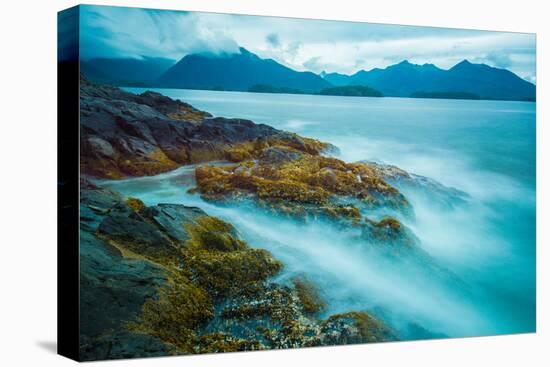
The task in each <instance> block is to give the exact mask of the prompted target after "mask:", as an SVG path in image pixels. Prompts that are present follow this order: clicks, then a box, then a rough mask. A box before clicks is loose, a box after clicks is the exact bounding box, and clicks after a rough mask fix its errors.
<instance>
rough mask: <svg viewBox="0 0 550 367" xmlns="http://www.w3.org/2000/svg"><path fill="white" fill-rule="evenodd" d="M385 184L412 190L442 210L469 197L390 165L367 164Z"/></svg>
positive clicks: (461, 192)
mask: <svg viewBox="0 0 550 367" xmlns="http://www.w3.org/2000/svg"><path fill="white" fill-rule="evenodd" d="M367 163H368V164H369V165H371V166H372V167H373V168H374V169H375V170H376V171H377V173H378V174H379V175H380V176H381V177H383V178H384V180H386V181H387V182H389V183H391V184H392V185H394V186H395V187H397V188H400V189H402V190H405V189H413V190H415V192H418V193H420V194H422V195H424V196H425V198H426V199H427V200H429V201H430V203H432V204H438V205H439V206H441V207H443V208H452V207H454V206H455V205H460V204H463V203H465V202H466V201H467V200H468V199H469V195H468V194H467V193H465V192H464V191H461V190H458V189H455V188H453V187H447V186H445V185H443V184H441V183H439V182H437V181H436V180H433V179H431V178H428V177H425V176H420V175H415V174H413V173H409V172H407V171H405V170H402V169H401V168H398V167H396V166H392V165H386V164H380V163H375V162H367Z"/></svg>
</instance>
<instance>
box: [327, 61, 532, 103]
mask: <svg viewBox="0 0 550 367" xmlns="http://www.w3.org/2000/svg"><path fill="white" fill-rule="evenodd" d="M323 76H324V78H325V80H327V81H329V82H330V83H332V84H334V85H337V86H341V85H368V86H369V87H371V88H375V89H377V90H379V91H381V92H382V93H383V94H384V95H385V96H394V97H410V96H411V95H413V94H415V93H418V92H430V93H434V92H445V93H449V92H467V93H471V94H475V95H477V96H479V98H481V99H503V100H534V99H535V86H534V85H533V84H532V83H529V82H528V81H526V80H524V79H522V78H520V77H519V76H517V75H516V74H514V73H512V72H511V71H509V70H506V69H499V68H494V67H491V66H488V65H485V64H473V63H471V62H469V61H467V60H463V61H461V62H459V63H458V64H456V65H455V66H453V67H452V68H450V69H449V70H444V69H440V68H438V67H437V66H435V65H433V64H424V65H416V64H411V63H410V62H408V61H406V60H405V61H402V62H400V63H399V64H395V65H391V66H388V67H387V68H385V69H378V68H376V69H372V70H370V71H364V70H361V71H359V72H357V73H355V74H353V75H344V74H338V73H330V74H323Z"/></svg>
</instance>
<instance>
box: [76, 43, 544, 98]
mask: <svg viewBox="0 0 550 367" xmlns="http://www.w3.org/2000/svg"><path fill="white" fill-rule="evenodd" d="M81 71H82V73H83V74H84V75H85V76H86V77H87V78H89V79H90V80H93V81H96V82H101V83H105V84H112V85H118V86H144V87H152V88H154V87H156V88H181V89H208V90H230V91H254V92H261V91H264V92H266V91H268V90H269V92H276V93H281V92H284V93H310V94H317V93H320V92H321V91H322V90H325V89H328V88H332V87H342V86H355V87H356V86H360V87H368V88H372V89H375V90H377V91H380V92H381V94H383V95H384V96H389V97H410V96H413V95H418V93H421V94H422V95H423V96H430V95H434V96H435V95H437V96H444V95H476V96H479V98H480V99H500V100H528V101H534V100H535V95H536V87H535V85H533V84H532V83H529V82H528V81H526V80H523V79H522V78H520V77H519V76H517V75H516V74H514V73H512V72H511V71H509V70H506V69H499V68H495V67H491V66H489V65H485V64H474V63H471V62H470V61H468V60H463V61H461V62H459V63H458V64H456V65H455V66H453V67H452V68H450V69H448V70H445V69H441V68H439V67H437V66H436V65H434V64H430V63H426V64H423V65H417V64H413V63H411V62H409V61H408V60H403V61H402V62H400V63H397V64H394V65H390V66H388V67H386V68H383V69H382V68H375V69H372V70H370V71H365V70H360V71H358V72H356V73H355V74H352V75H346V74H340V73H325V72H323V73H321V74H320V75H317V74H315V73H312V72H309V71H296V70H293V69H291V68H289V67H287V66H285V65H282V64H280V63H278V62H277V61H275V60H273V59H263V58H261V57H259V56H258V55H256V54H254V53H252V52H250V51H248V50H246V49H245V48H240V49H239V52H237V53H220V54H213V53H195V54H189V55H186V56H184V57H183V58H181V59H180V60H179V61H178V62H175V61H174V60H168V59H162V58H142V59H129V58H126V59H108V58H97V59H91V60H87V61H82V62H81ZM259 86H261V88H260V87H259Z"/></svg>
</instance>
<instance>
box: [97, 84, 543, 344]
mask: <svg viewBox="0 0 550 367" xmlns="http://www.w3.org/2000/svg"><path fill="white" fill-rule="evenodd" d="M128 90H129V91H131V92H134V93H141V92H142V91H143V90H142V89H135V88H129V89H128ZM156 91H157V92H159V93H162V94H164V95H167V96H169V97H172V98H178V99H181V100H183V101H185V102H188V103H190V104H192V105H193V106H195V107H196V108H199V109H202V110H206V111H208V112H210V113H212V114H213V115H215V116H222V117H238V118H246V119H250V120H253V121H255V122H256V123H264V124H268V125H271V126H273V127H275V128H278V129H283V130H287V131H292V132H296V133H298V134H300V135H303V136H307V137H312V138H316V139H320V140H322V141H327V142H330V143H332V144H334V145H336V146H337V147H338V148H339V149H340V154H339V158H340V159H343V160H345V161H347V162H353V161H361V160H369V161H378V162H382V163H386V164H392V165H396V166H398V167H400V168H402V169H405V170H407V171H409V172H411V173H415V174H418V175H423V176H426V177H429V178H431V179H434V180H437V181H439V182H440V183H442V184H443V185H445V186H448V187H452V188H456V189H458V190H461V191H463V192H465V193H467V194H468V200H467V201H466V202H464V203H463V204H460V205H456V206H453V207H441V206H440V205H437V204H436V203H435V202H434V201H433V200H431V199H430V196H429V195H422V194H420V193H419V192H416V191H415V189H413V188H409V189H404V190H403V192H404V194H405V196H406V197H407V198H408V199H409V201H410V202H411V203H412V205H413V207H414V210H415V219H414V220H411V221H408V222H406V224H407V226H408V227H409V228H410V229H411V231H412V232H413V233H414V234H415V235H416V236H417V237H418V239H419V246H420V247H421V248H422V249H423V250H424V251H426V252H427V253H428V254H429V255H430V256H431V257H432V258H433V260H434V262H435V263H436V264H437V265H438V266H440V267H441V268H443V269H447V270H449V271H450V272H451V273H453V274H455V275H456V276H457V278H458V279H459V280H460V281H458V282H448V281H445V280H444V279H441V277H440V276H439V275H438V274H435V273H430V272H431V271H430V270H429V269H418V268H416V267H411V266H408V265H406V264H403V263H401V262H396V263H394V264H392V263H391V262H390V263H388V261H387V259H385V258H382V257H379V256H377V254H376V253H373V252H372V251H370V252H367V251H364V249H363V248H361V246H357V245H356V244H354V242H353V240H352V238H353V234H352V233H347V232H346V231H343V230H335V229H334V228H332V227H331V226H327V225H324V224H323V223H310V224H306V225H304V224H300V223H296V222H293V221H291V220H288V219H281V218H274V217H272V216H270V215H267V214H266V213H263V212H262V211H259V210H255V209H253V208H250V207H249V206H244V205H243V206H239V205H237V206H223V207H222V206H217V205H213V204H211V203H207V202H204V201H203V200H201V199H200V197H199V196H198V195H192V194H189V193H187V189H188V188H189V187H192V186H193V185H194V178H193V167H182V168H180V169H178V170H176V171H173V172H169V173H166V174H162V175H158V176H154V177H142V178H135V179H127V180H120V181H105V182H103V185H105V186H108V187H112V188H113V189H115V190H117V191H119V192H121V193H122V194H123V195H127V196H133V197H138V198H140V199H142V200H143V201H144V202H145V203H146V204H148V205H154V204H157V203H182V204H186V205H192V206H198V207H200V208H202V209H203V210H205V211H206V212H207V213H208V214H210V215H215V216H219V217H221V218H223V219H225V220H227V221H229V222H231V223H232V224H233V225H235V227H236V228H237V229H238V230H239V232H240V234H241V236H242V237H243V238H244V239H245V240H247V241H248V243H249V245H250V246H252V247H257V248H265V249H267V250H269V251H270V252H271V253H272V254H273V255H274V256H275V257H276V258H277V259H279V260H281V261H282V262H283V263H284V265H285V270H284V271H283V272H282V273H281V274H280V275H279V276H278V277H277V278H276V279H275V280H276V281H280V282H285V281H288V279H290V278H291V277H293V276H295V275H298V274H299V275H302V276H307V277H308V278H309V279H310V280H311V281H313V282H315V283H316V284H317V286H318V288H319V289H320V290H321V294H322V296H323V297H324V298H325V299H326V300H327V302H328V304H329V307H328V309H327V310H326V315H329V314H332V313H335V312H346V311H350V310H366V311H369V312H371V313H373V314H375V315H376V316H377V317H380V318H381V319H383V320H384V321H386V322H387V323H388V324H390V325H391V326H392V327H393V328H395V329H396V331H397V332H398V334H399V335H400V336H401V337H402V338H404V339H416V338H429V337H438V336H451V337H459V336H476V335H492V334H501V333H519V332H532V331H534V330H535V311H536V310H535V252H536V246H535V232H536V231H535V218H536V217H535V214H536V204H535V196H536V195H535V194H536V168H535V167H536V161H535V159H536V154H535V152H536V147H535V142H536V135H535V133H536V127H535V125H536V124H535V111H536V109H535V107H536V105H535V104H534V103H529V102H504V101H466V100H435V99H407V98H359V97H335V96H312V95H289V94H261V93H240V92H217V91H192V90H175V89H157V90H156Z"/></svg>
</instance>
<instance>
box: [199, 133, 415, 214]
mask: <svg viewBox="0 0 550 367" xmlns="http://www.w3.org/2000/svg"><path fill="white" fill-rule="evenodd" d="M300 148H301V149H302V150H299V149H298V148H296V147H295V146H294V145H292V144H288V143H287V142H286V141H281V140H273V141H270V140H266V141H263V142H262V144H260V143H255V144H249V145H248V144H247V145H245V146H243V147H241V148H240V150H239V152H240V153H239V154H238V155H234V153H231V154H233V156H232V157H233V158H234V159H233V160H237V157H238V158H239V159H241V161H240V162H238V163H236V164H233V165H224V166H214V165H202V166H198V167H197V168H196V170H195V177H196V182H197V191H198V192H200V194H201V195H202V197H203V198H204V199H206V200H211V201H235V200H243V199H252V200H254V201H255V202H256V203H257V204H259V205H260V206H263V207H265V208H268V209H270V210H272V211H274V212H276V213H279V214H288V215H292V216H294V217H302V218H304V217H328V218H337V219H348V220H350V221H352V222H355V223H358V222H359V220H360V219H361V214H360V211H359V208H366V209H376V208H381V207H384V208H389V209H391V210H396V211H402V212H410V211H411V210H412V209H411V207H410V205H409V203H408V202H407V200H406V199H405V197H404V196H403V195H402V194H401V193H400V192H399V191H398V190H397V189H395V188H394V187H393V186H391V185H389V184H388V183H386V182H385V181H384V180H383V179H382V178H381V177H380V175H379V174H378V171H377V170H375V169H373V168H372V167H371V166H369V165H368V164H364V163H345V162H343V161H341V160H339V159H336V158H331V157H325V156H322V155H320V152H321V151H322V149H323V148H324V146H323V145H322V143H319V142H316V141H314V140H311V139H308V140H306V143H305V145H304V146H300Z"/></svg>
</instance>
